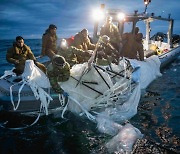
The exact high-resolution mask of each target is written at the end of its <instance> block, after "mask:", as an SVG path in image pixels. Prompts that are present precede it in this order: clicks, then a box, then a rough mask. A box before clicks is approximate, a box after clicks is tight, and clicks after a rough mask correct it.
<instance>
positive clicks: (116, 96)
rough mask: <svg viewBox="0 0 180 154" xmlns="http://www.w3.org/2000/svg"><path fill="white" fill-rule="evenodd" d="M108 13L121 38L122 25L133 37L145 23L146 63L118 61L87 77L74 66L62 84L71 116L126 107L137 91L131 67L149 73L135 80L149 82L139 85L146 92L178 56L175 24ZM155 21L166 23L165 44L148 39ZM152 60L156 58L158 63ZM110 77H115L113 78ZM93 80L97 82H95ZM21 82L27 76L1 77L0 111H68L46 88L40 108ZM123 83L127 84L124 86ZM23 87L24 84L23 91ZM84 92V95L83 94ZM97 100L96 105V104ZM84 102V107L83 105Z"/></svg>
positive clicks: (81, 68)
mask: <svg viewBox="0 0 180 154" xmlns="http://www.w3.org/2000/svg"><path fill="white" fill-rule="evenodd" d="M101 11H103V12H104V8H101ZM108 12H109V15H111V16H112V17H113V22H116V23H117V25H118V27H119V31H120V34H121V35H122V34H123V29H124V27H123V25H125V22H128V23H131V24H132V32H133V33H134V30H135V27H136V24H137V23H138V22H140V21H145V23H146V32H147V34H146V38H145V39H144V41H143V42H144V50H145V51H144V52H145V56H146V58H147V59H146V60H145V62H138V61H136V60H130V59H129V60H124V58H123V60H120V63H119V65H114V64H112V65H111V66H106V67H102V66H98V65H95V64H94V65H93V66H92V68H91V71H90V73H87V72H86V73H83V72H84V70H87V69H86V68H87V64H86V63H84V64H79V65H75V66H74V67H73V68H72V69H71V74H73V75H72V76H71V77H70V80H68V82H64V83H61V86H62V88H63V89H64V90H65V91H67V92H68V93H69V95H70V96H69V100H71V102H75V103H76V105H75V106H74V105H72V104H73V103H69V105H68V107H69V110H71V111H72V112H75V113H80V112H82V110H83V111H84V112H85V113H87V112H86V111H91V110H96V109H97V108H100V107H101V108H102V107H104V106H106V107H107V106H109V105H110V106H113V105H115V104H116V102H118V103H117V104H121V105H122V104H125V103H124V102H125V100H126V101H127V100H128V99H129V98H130V95H129V94H130V93H131V94H132V93H133V90H134V89H136V87H137V85H138V84H134V83H133V82H131V81H132V76H133V74H135V73H134V72H132V70H133V69H132V68H133V65H132V64H135V65H136V66H138V67H140V66H142V68H141V69H143V67H144V66H145V67H146V69H147V70H148V71H149V72H150V73H149V72H147V70H143V71H141V75H140V77H139V79H138V80H141V79H144V80H148V82H146V83H145V82H141V87H140V89H142V88H146V87H147V86H148V84H150V82H151V81H152V80H154V79H155V77H157V76H159V72H158V70H159V67H160V68H163V67H165V66H167V64H169V63H170V62H172V61H173V60H175V59H176V58H177V57H178V56H179V54H180V46H179V42H176V43H174V44H173V42H172V29H173V21H174V20H173V19H171V18H170V17H168V18H162V17H159V16H158V17H156V16H155V15H154V14H153V13H152V14H145V13H143V14H142V13H141V14H138V12H137V11H135V13H134V14H130V15H126V16H124V17H125V18H126V20H124V18H120V19H119V18H117V15H118V13H120V11H119V10H109V11H108ZM155 20H163V21H168V22H169V30H168V33H167V34H168V35H167V43H165V42H162V41H159V40H153V39H150V22H152V21H155ZM98 37H99V36H98V22H96V23H95V26H94V34H93V40H94V41H95V40H97V39H98ZM152 46H154V47H155V49H153V50H152ZM158 51H161V52H158ZM154 54H156V55H157V56H153V55H154ZM155 57H158V60H157V58H155ZM154 59H155V63H154V64H152V65H149V66H147V65H146V64H147V63H152V61H153V60H154ZM40 61H41V62H47V59H46V60H44V59H41V58H40ZM127 61H130V64H128V65H129V69H127ZM150 66H151V67H153V69H154V70H153V69H152V68H150ZM147 67H148V68H147ZM125 70H126V71H125ZM121 71H122V72H121ZM152 71H154V72H152ZM142 72H146V74H148V73H149V75H150V74H153V75H154V76H151V75H150V76H151V78H148V77H147V75H146V74H145V73H144V74H143V73H142ZM93 73H94V74H95V75H94V76H93V75H92V74H93ZM84 74H85V75H84ZM90 74H91V75H90ZM102 74H103V75H102ZM82 76H83V77H82ZM112 76H115V77H113V78H112ZM81 77H82V79H81ZM95 77H96V78H97V79H95ZM24 78H26V79H27V76H25V77H22V78H19V77H17V76H14V74H12V72H11V73H9V74H8V73H5V75H4V76H3V77H1V79H0V110H6V111H10V112H19V113H29V112H37V111H38V112H42V110H43V111H44V112H45V113H46V114H48V111H49V110H52V111H53V110H56V109H60V110H66V109H67V105H66V106H64V105H65V104H64V102H63V100H64V99H63V98H62V96H60V95H58V94H56V93H54V92H53V90H52V89H50V85H49V86H48V87H45V88H44V87H43V88H42V91H43V92H44V95H45V96H46V98H45V99H44V100H45V102H46V103H44V104H43V102H44V100H43V99H42V100H41V99H40V98H39V95H38V94H39V91H38V90H36V91H34V92H33V91H32V89H33V88H32V87H31V84H28V83H27V82H26V84H24V83H23V82H22V81H24V80H22V79H24ZM44 78H45V77H44ZM91 78H93V79H94V80H92V79H91ZM27 80H28V79H27ZM69 83H71V84H69ZM99 83H101V84H102V85H101V84H100V85H99ZM124 83H126V84H125V85H124ZM142 83H143V84H142ZM22 84H24V85H23V87H22ZM122 85H123V87H122ZM143 85H144V86H143ZM72 89H73V90H72ZM84 89H85V90H84ZM109 89H111V91H109ZM112 89H113V90H112ZM118 89H119V91H118ZM116 90H117V91H116ZM77 91H79V92H77ZM84 92H85V93H86V94H84ZM123 92H124V93H123ZM80 96H81V97H80ZM89 96H91V97H89ZM107 96H108V98H107ZM127 96H128V97H127ZM98 98H99V99H98ZM100 98H101V99H100ZM104 98H106V99H104ZM122 98H123V99H122ZM88 99H89V101H88ZM124 99H125V100H124ZM139 99H140V96H139V97H138V99H136V100H137V102H139ZM97 100H98V101H99V102H97ZM120 100H121V101H120ZM83 101H84V104H85V106H83V105H82V104H83V103H82V102H83ZM91 101H92V102H93V104H92V103H90V102H91ZM79 102H81V103H79ZM87 102H88V103H90V104H89V105H87V104H88V103H87ZM114 102H115V103H114ZM77 106H78V107H77ZM136 109H137V106H136ZM135 112H136V111H135ZM135 112H134V113H135Z"/></svg>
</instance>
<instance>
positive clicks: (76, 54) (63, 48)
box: [57, 39, 91, 67]
mask: <svg viewBox="0 0 180 154" xmlns="http://www.w3.org/2000/svg"><path fill="white" fill-rule="evenodd" d="M57 50H58V53H57V54H58V55H61V56H63V57H64V58H65V59H66V61H67V62H68V63H69V64H70V66H71V67H72V66H73V65H75V64H79V63H84V62H87V61H88V60H89V58H90V57H91V53H90V52H88V51H83V50H82V49H78V48H76V47H74V46H70V47H69V46H68V44H67V41H66V40H65V39H62V40H61V41H60V47H59V48H58V49H57Z"/></svg>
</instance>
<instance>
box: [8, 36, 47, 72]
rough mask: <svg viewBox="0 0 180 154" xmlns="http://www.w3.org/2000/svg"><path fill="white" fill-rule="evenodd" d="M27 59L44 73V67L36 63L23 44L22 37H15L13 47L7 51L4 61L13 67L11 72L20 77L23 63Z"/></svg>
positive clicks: (28, 48)
mask: <svg viewBox="0 0 180 154" xmlns="http://www.w3.org/2000/svg"><path fill="white" fill-rule="evenodd" d="M28 59H31V60H33V61H34V63H35V65H37V66H38V67H39V68H40V69H41V70H42V71H43V72H44V73H46V67H45V66H44V65H43V64H41V63H39V62H37V61H36V58H35V56H34V54H33V52H32V51H31V49H30V47H29V46H27V45H26V44H25V43H24V39H23V37H22V36H17V37H16V41H15V42H14V43H13V46H12V47H11V48H9V49H8V50H7V54H6V60H7V61H8V62H9V63H12V64H14V65H15V69H14V70H13V72H14V73H16V75H21V74H22V73H23V72H24V67H25V62H26V60H28Z"/></svg>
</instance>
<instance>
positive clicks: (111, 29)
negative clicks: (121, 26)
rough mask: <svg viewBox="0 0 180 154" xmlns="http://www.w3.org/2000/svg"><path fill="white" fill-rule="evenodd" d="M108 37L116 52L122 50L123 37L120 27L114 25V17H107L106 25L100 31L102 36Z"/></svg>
mask: <svg viewBox="0 0 180 154" xmlns="http://www.w3.org/2000/svg"><path fill="white" fill-rule="evenodd" d="M103 35H107V36H108V37H110V43H111V44H112V46H113V47H114V48H116V50H118V51H119V49H120V41H121V37H120V34H119V30H118V27H117V26H116V25H115V24H113V23H112V17H111V16H107V18H106V22H105V24H104V25H103V26H102V27H101V29H100V36H103Z"/></svg>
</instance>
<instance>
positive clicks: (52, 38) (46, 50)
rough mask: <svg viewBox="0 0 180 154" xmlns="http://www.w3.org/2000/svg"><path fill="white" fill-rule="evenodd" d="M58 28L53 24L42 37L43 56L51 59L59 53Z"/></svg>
mask: <svg viewBox="0 0 180 154" xmlns="http://www.w3.org/2000/svg"><path fill="white" fill-rule="evenodd" d="M56 30H57V27H56V26H55V25H53V24H51V25H49V28H48V29H47V30H46V31H45V33H44V34H43V36H42V51H41V55H42V56H48V57H49V58H50V59H52V57H53V56H54V55H55V54H56V53H57V49H56V47H57V35H56Z"/></svg>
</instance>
